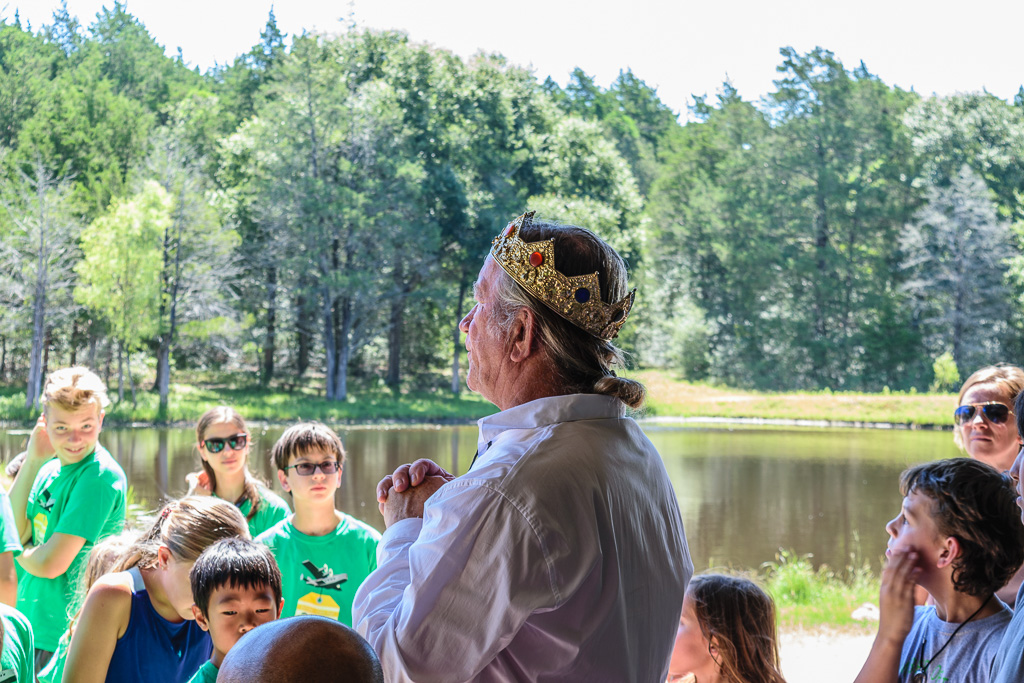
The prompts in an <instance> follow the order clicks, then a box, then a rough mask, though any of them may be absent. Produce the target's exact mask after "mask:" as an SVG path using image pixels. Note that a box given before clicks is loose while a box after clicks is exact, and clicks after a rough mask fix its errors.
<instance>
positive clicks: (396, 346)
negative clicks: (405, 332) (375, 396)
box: [384, 296, 405, 391]
mask: <svg viewBox="0 0 1024 683" xmlns="http://www.w3.org/2000/svg"><path fill="white" fill-rule="evenodd" d="M404 315H405V296H396V297H395V298H394V300H393V301H392V302H391V319H390V321H389V323H388V372H387V377H386V378H385V380H384V381H385V383H386V384H387V385H388V386H389V387H391V389H392V391H397V390H398V386H399V384H400V383H401V379H402V378H401V372H400V364H401V360H402V323H403V319H404Z"/></svg>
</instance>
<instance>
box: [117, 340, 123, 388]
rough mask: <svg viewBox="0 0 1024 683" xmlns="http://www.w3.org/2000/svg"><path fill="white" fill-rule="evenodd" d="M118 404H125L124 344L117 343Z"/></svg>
mask: <svg viewBox="0 0 1024 683" xmlns="http://www.w3.org/2000/svg"><path fill="white" fill-rule="evenodd" d="M117 402H118V403H123V402H124V344H122V343H121V342H117Z"/></svg>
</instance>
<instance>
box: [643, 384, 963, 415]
mask: <svg viewBox="0 0 1024 683" xmlns="http://www.w3.org/2000/svg"><path fill="white" fill-rule="evenodd" d="M629 376H630V377H633V378H635V379H637V380H639V381H641V382H643V383H644V384H645V385H646V386H647V390H648V402H647V410H646V413H645V414H646V415H647V416H650V417H725V418H765V419H781V420H808V421H826V422H884V423H892V424H904V425H916V426H933V425H940V426H946V425H950V424H952V413H953V408H954V406H955V404H956V397H955V396H954V395H952V394H918V393H914V392H882V393H877V394H869V393H856V392H831V391H827V390H826V391H816V392H811V391H806V392H778V393H775V392H759V391H748V390H745V389H731V388H728V387H721V386H714V385H711V384H704V383H694V382H686V381H682V380H679V379H676V378H675V377H673V376H672V373H671V372H669V371H663V370H641V371H638V372H632V373H629Z"/></svg>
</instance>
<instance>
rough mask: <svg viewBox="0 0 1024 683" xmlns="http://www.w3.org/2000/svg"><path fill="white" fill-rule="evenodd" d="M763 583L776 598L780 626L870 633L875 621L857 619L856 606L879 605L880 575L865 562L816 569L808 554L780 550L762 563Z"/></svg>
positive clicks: (875, 626) (872, 630)
mask: <svg viewBox="0 0 1024 683" xmlns="http://www.w3.org/2000/svg"><path fill="white" fill-rule="evenodd" d="M762 573H763V576H764V583H765V586H766V588H767V589H768V592H769V593H771V595H772V597H773V598H774V599H775V605H776V608H777V610H778V621H779V628H780V629H792V628H810V629H814V628H820V627H829V628H839V629H849V630H856V631H863V632H865V633H873V632H874V631H875V629H876V628H877V626H878V624H877V622H874V621H857V620H855V619H854V618H853V616H852V614H853V611H854V610H855V609H857V608H858V607H860V606H861V605H864V604H865V603H869V604H872V605H876V606H877V605H878V590H879V579H878V577H877V576H876V575H875V574H876V572H873V571H872V570H871V568H870V567H869V566H868V565H867V564H866V563H865V564H862V565H860V566H851V567H848V568H847V569H846V571H845V572H836V571H835V570H833V569H832V568H830V567H828V566H827V565H822V566H820V567H818V568H817V569H815V568H814V566H813V565H812V564H811V561H810V558H808V557H801V556H798V555H797V554H796V553H794V552H792V551H789V550H782V551H780V552H779V554H778V555H777V556H776V560H775V561H774V562H768V563H765V565H764V567H762Z"/></svg>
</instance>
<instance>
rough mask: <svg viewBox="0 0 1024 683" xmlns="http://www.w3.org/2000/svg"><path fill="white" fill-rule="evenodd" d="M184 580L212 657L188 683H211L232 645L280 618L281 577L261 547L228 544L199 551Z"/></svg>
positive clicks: (239, 541)
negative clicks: (208, 636)
mask: <svg viewBox="0 0 1024 683" xmlns="http://www.w3.org/2000/svg"><path fill="white" fill-rule="evenodd" d="M189 579H190V580H191V582H192V598H193V599H194V600H195V604H194V605H192V613H193V614H194V615H195V617H196V623H197V624H199V626H200V628H202V629H203V630H204V631H207V632H209V634H210V638H211V639H212V640H213V654H212V655H211V656H210V659H209V660H208V661H207V662H206V663H205V664H203V665H202V666H201V667H200V668H199V671H197V672H196V674H195V675H194V676H193V677H192V678H191V679H190V680H189V683H214V682H215V681H216V680H217V672H218V669H220V664H221V662H222V661H224V655H226V654H227V653H228V651H229V650H230V649H231V648H232V647H234V646H235V643H237V642H238V639H239V638H241V637H242V636H243V635H245V634H246V633H248V632H249V631H251V630H252V629H254V628H256V627H257V626H259V625H260V624H265V623H267V622H269V621H274V620H275V619H277V617H278V615H280V614H281V605H282V602H283V601H282V600H281V572H280V570H278V568H277V562H275V561H274V556H273V555H272V554H271V552H270V550H269V549H268V548H267V547H266V546H265V545H262V544H260V543H253V542H252V541H247V540H244V539H241V538H229V539H225V540H223V541H217V542H216V543H214V544H213V545H211V546H210V547H209V548H207V549H206V550H204V551H203V554H202V555H200V556H199V559H198V560H196V563H195V564H194V565H193V566H192V571H191V572H189Z"/></svg>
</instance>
